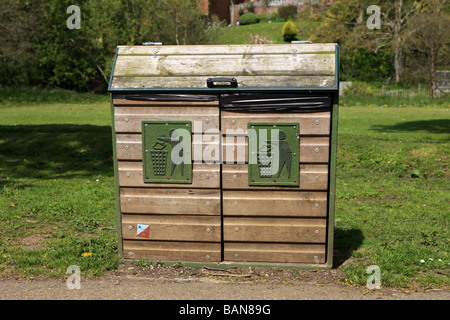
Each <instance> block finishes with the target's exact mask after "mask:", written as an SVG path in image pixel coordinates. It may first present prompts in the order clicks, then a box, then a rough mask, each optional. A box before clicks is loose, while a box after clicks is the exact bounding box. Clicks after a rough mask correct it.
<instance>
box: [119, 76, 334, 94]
mask: <svg viewBox="0 0 450 320" xmlns="http://www.w3.org/2000/svg"><path fill="white" fill-rule="evenodd" d="M210 77H228V76H227V75H223V74H217V73H214V74H210V75H205V76H200V77H131V76H130V77H114V78H113V81H112V83H111V89H113V90H114V89H167V88H183V89H184V88H186V89H208V88H207V85H206V79H207V78H210ZM237 82H238V86H239V88H240V89H242V88H279V89H286V88H330V89H334V88H335V85H336V77H335V76H309V75H306V76H239V77H238V78H237Z"/></svg>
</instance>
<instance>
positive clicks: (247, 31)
mask: <svg viewBox="0 0 450 320" xmlns="http://www.w3.org/2000/svg"><path fill="white" fill-rule="evenodd" d="M294 23H295V25H296V27H297V29H298V30H299V37H298V40H307V39H308V38H309V37H310V35H311V33H312V31H313V30H314V29H315V28H316V27H317V26H318V25H319V24H320V22H314V21H297V22H294ZM284 24H285V22H272V23H268V22H260V23H256V24H250V25H245V26H232V27H228V28H225V29H224V30H223V31H222V34H221V36H220V37H219V38H218V39H216V40H215V42H216V43H220V44H247V43H250V41H251V35H259V36H262V37H265V38H267V39H268V40H270V41H272V42H273V43H276V44H281V43H286V42H284V40H283V36H282V34H281V30H282V29H283V25H284Z"/></svg>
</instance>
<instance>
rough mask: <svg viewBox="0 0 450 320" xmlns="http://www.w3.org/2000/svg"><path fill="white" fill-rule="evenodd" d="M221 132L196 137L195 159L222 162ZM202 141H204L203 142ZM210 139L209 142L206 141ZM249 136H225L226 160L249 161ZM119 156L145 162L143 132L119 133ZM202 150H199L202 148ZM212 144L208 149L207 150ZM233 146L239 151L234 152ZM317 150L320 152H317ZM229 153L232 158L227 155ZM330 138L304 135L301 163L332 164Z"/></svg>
mask: <svg viewBox="0 0 450 320" xmlns="http://www.w3.org/2000/svg"><path fill="white" fill-rule="evenodd" d="M216 138H217V135H214V134H212V135H203V136H200V135H194V136H193V140H192V141H193V147H192V149H193V160H194V161H202V160H203V161H211V162H212V161H220V158H219V156H220V154H219V155H218V153H220V151H219V152H217V150H219V147H218V146H219V141H217V140H215V139H216ZM199 140H203V143H200V141H199ZM205 140H206V141H205ZM246 140H247V138H244V137H243V138H242V139H236V138H234V137H228V138H227V137H225V138H224V139H223V153H222V154H223V161H224V163H227V164H233V163H242V162H243V163H246V162H247V160H248V156H247V141H246ZM116 143H117V145H116V147H117V159H119V160H123V161H126V160H140V161H142V136H141V134H117V135H116ZM200 145H201V150H200V149H197V148H200ZM207 147H208V149H206V148H207ZM233 148H234V149H236V151H233ZM316 149H317V152H316ZM227 152H228V157H229V159H228V158H227ZM328 159H329V137H308V136H306V137H300V163H328Z"/></svg>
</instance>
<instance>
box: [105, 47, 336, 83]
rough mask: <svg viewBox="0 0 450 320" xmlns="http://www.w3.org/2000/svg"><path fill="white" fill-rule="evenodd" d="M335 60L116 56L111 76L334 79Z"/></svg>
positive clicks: (277, 56) (300, 56) (331, 57)
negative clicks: (301, 77) (297, 76)
mask: <svg viewBox="0 0 450 320" xmlns="http://www.w3.org/2000/svg"><path fill="white" fill-rule="evenodd" d="M335 58H336V57H335V52H334V51H332V52H327V53H319V54H314V53H310V54H293V53H292V52H289V53H284V54H280V53H278V54H272V53H265V54H233V55H227V54H214V55H212V54H199V55H195V56H193V55H182V54H180V55H163V54H161V53H158V54H157V55H152V56H150V57H149V56H145V55H142V56H135V55H119V56H118V57H117V60H116V64H115V67H114V77H120V76H128V77H130V76H134V77H143V76H146V77H152V76H154V77H167V76H169V77H170V76H205V77H208V76H209V75H216V74H220V75H223V76H232V77H239V76H249V75H251V76H264V75H266V76H267V75H269V76H286V75H292V76H295V75H307V76H310V77H313V76H324V75H326V76H334V74H335V65H336V61H335ZM205 80H206V78H205ZM169 85H170V84H169ZM166 86H167V85H166Z"/></svg>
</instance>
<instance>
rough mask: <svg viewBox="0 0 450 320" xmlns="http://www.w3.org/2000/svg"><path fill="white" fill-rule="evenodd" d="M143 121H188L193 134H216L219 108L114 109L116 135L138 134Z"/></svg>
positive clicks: (154, 107) (155, 107) (148, 107)
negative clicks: (122, 133)
mask: <svg viewBox="0 0 450 320" xmlns="http://www.w3.org/2000/svg"><path fill="white" fill-rule="evenodd" d="M144 120H147V121H150V120H167V121H173V120H189V121H192V132H193V133H201V132H206V131H207V132H209V133H211V132H218V131H219V108H218V107H210V106H204V107H192V106H189V107H185V106H176V107H174V106H164V107H161V106H146V107H141V106H138V107H136V106H133V107H129V106H127V107H115V108H114V125H115V130H116V132H117V133H121V132H126V133H131V132H134V133H140V132H142V121H144Z"/></svg>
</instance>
